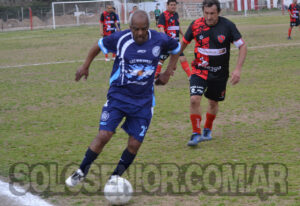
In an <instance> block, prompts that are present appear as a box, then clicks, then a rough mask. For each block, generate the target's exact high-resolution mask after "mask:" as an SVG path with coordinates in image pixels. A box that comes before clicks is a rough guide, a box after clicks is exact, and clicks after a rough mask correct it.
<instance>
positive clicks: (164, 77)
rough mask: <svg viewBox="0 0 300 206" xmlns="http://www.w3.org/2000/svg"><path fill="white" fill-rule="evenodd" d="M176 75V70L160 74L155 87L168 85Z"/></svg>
mask: <svg viewBox="0 0 300 206" xmlns="http://www.w3.org/2000/svg"><path fill="white" fill-rule="evenodd" d="M173 75H174V70H171V71H170V70H169V71H168V70H166V71H165V72H164V73H161V74H158V75H157V77H156V80H155V85H165V84H167V83H168V81H169V79H170V76H173Z"/></svg>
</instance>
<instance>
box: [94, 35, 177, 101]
mask: <svg viewBox="0 0 300 206" xmlns="http://www.w3.org/2000/svg"><path fill="white" fill-rule="evenodd" d="M148 32H149V39H148V41H146V42H145V43H143V44H142V45H139V44H136V43H135V41H134V39H133V35H132V33H131V31H130V30H124V31H121V32H116V33H113V34H112V35H110V36H107V37H104V38H101V39H100V40H99V42H98V45H99V47H100V49H101V50H102V52H103V53H104V54H107V53H109V52H112V53H116V54H117V56H116V60H115V62H114V65H113V69H112V73H111V76H110V88H109V90H108V94H107V99H109V98H110V97H113V98H114V99H118V100H120V101H122V102H126V103H130V104H133V105H137V106H149V107H151V106H154V105H153V104H154V101H153V99H154V84H153V82H154V75H155V71H156V67H157V64H158V62H159V56H160V54H161V53H162V52H164V53H166V52H168V53H170V54H177V53H178V52H179V51H180V44H179V43H178V42H177V41H176V40H174V39H172V38H170V37H168V36H167V35H165V34H163V33H159V32H157V31H155V30H149V31H148Z"/></svg>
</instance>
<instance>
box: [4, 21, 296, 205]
mask: <svg viewBox="0 0 300 206" xmlns="http://www.w3.org/2000/svg"><path fill="white" fill-rule="evenodd" d="M228 18H230V19H231V20H232V21H233V22H235V23H236V25H237V26H238V28H239V30H240V31H241V33H242V35H243V38H244V40H245V41H246V42H247V43H248V48H249V50H248V56H247V59H246V62H245V64H244V67H243V74H242V79H241V82H240V83H239V84H238V85H236V86H231V85H229V84H228V87H227V97H226V101H224V102H223V103H221V104H220V111H219V114H218V117H217V119H216V121H215V123H214V129H213V138H214V140H213V141H210V142H204V143H200V144H199V145H198V146H197V147H196V148H189V147H187V146H186V143H187V141H188V139H189V136H190V135H191V124H190V122H189V83H188V80H187V78H186V75H185V73H184V72H183V71H182V70H181V69H180V67H178V69H177V71H176V73H175V76H174V77H172V79H171V80H170V82H169V84H168V85H166V86H164V87H157V88H156V101H157V106H156V107H155V115H154V117H153V120H152V123H151V126H150V128H149V130H148V133H147V135H146V138H145V141H144V144H143V146H142V148H141V149H140V151H139V154H138V156H137V158H136V159H135V163H136V164H145V165H146V164H150V163H153V164H157V165H159V164H160V165H166V163H169V164H170V165H171V166H170V168H171V167H172V164H176V165H177V166H179V167H181V166H183V165H186V164H191V163H198V164H201V165H204V166H205V165H214V164H215V165H222V164H226V163H230V164H237V163H239V164H244V165H247V174H251V171H250V168H251V166H252V165H255V164H264V165H267V164H268V163H276V164H277V165H284V167H285V168H286V169H287V171H286V172H287V173H286V175H287V182H286V185H287V190H285V189H284V188H280V189H281V191H283V193H284V194H281V195H270V196H267V197H260V196H259V193H260V192H259V190H256V188H258V189H260V190H263V189H265V190H266V189H270V188H271V186H270V185H268V184H266V182H265V181H264V178H263V177H262V176H260V177H259V178H257V176H256V178H254V179H255V180H253V182H254V183H253V184H252V186H253V187H254V189H252V190H251V191H252V193H248V194H227V195H226V194H221V193H218V192H213V191H214V190H213V189H212V190H211V191H212V192H211V193H209V192H208V193H205V192H200V193H199V194H196V195H195V194H189V193H180V194H177V195H174V194H172V192H171V193H169V194H165V195H161V194H157V195H151V194H141V195H137V196H134V197H133V199H132V200H131V201H130V203H129V205H131V206H138V205H145V206H146V205H147V206H148V205H149V206H154V205H168V206H169V205H172V206H173V205H178V206H179V205H208V206H210V205H218V206H223V205H270V206H271V205H280V206H281V205H286V206H296V205H300V194H299V193H300V172H299V171H300V138H299V137H300V129H299V123H300V92H299V87H300V84H299V82H300V64H299V63H300V61H299V60H300V31H299V29H298V28H296V29H294V30H293V33H292V37H293V40H291V41H288V40H287V38H286V37H287V30H288V26H289V18H288V16H253V17H247V18H245V17H236V16H234V17H228ZM189 23H190V22H183V23H182V26H183V30H184V31H185V30H186V28H187V26H188V24H189ZM124 27H125V26H124V25H123V28H124ZM98 38H99V31H98V26H95V27H74V28H60V29H57V30H35V31H17V32H7V33H0V45H1V47H0V96H1V101H0V145H1V147H0V162H1V164H0V176H1V177H2V178H1V179H3V180H6V181H9V180H10V179H11V178H9V175H12V174H13V173H12V172H13V171H12V169H15V174H16V175H15V180H17V179H18V180H19V181H20V183H21V185H24V187H25V188H28V184H30V185H31V191H33V190H34V191H36V192H37V193H38V194H39V195H41V196H42V197H44V198H46V200H48V201H49V202H51V203H53V204H54V205H64V206H68V205H76V206H85V205H88V206H92V205H97V206H98V205H108V203H107V202H106V201H105V199H104V197H103V195H88V194H85V193H84V192H78V191H79V190H78V189H76V188H75V189H74V190H72V191H68V190H66V189H65V186H64V175H69V174H70V173H71V172H72V169H71V168H69V169H68V170H67V171H65V170H64V169H65V168H67V167H66V166H67V165H69V164H71V163H76V164H79V163H80V162H81V160H82V158H83V155H84V152H85V150H86V148H87V146H88V145H89V143H90V141H91V140H92V139H93V138H94V136H95V135H96V133H97V130H98V120H99V116H100V112H101V108H102V105H103V104H104V103H105V101H106V92H107V89H108V83H109V76H110V72H111V67H112V64H113V63H112V62H104V61H102V60H99V58H103V55H102V54H101V55H100V56H99V57H98V61H94V63H93V64H92V65H91V67H90V76H89V78H88V80H87V81H81V82H79V83H75V81H74V75H75V71H76V69H77V67H78V66H80V64H81V62H82V60H83V59H84V58H85V57H86V55H87V52H88V50H89V49H90V47H91V46H92V44H93V43H94V42H96V41H97V39H98ZM192 51H193V46H192V45H190V46H189V47H188V48H187V50H186V51H185V54H186V56H187V57H188V60H189V62H191V60H192V59H193V53H192ZM231 52H232V55H231V62H230V65H231V68H234V66H235V62H236V59H237V54H238V51H237V50H236V49H234V48H233V49H232V51H231ZM59 62H60V63H59ZM62 62H66V63H62ZM45 63H47V64H45ZM32 64H37V65H32ZM38 64H41V65H38ZM18 65H23V66H18ZM30 65H31V66H30ZM206 107H207V101H203V108H206ZM204 116H205V115H203V117H204ZM202 123H203V122H202ZM126 142H127V135H126V134H125V133H124V132H123V131H122V130H121V129H120V128H119V129H118V130H117V133H116V135H115V136H114V138H113V139H112V140H111V141H110V142H109V143H108V145H107V146H106V148H105V149H104V151H103V153H102V154H101V155H100V156H99V158H98V159H97V160H96V164H95V166H94V167H92V168H91V169H92V170H91V174H90V176H89V181H90V182H93V183H94V184H96V185H97V184H99V173H98V172H99V171H98V169H97V167H96V165H100V164H104V165H105V164H107V163H111V164H113V165H112V167H111V168H113V166H114V165H115V164H116V163H117V162H118V160H119V157H120V155H121V153H122V151H123V149H124V148H125V145H126ZM39 163H41V164H47V163H48V164H51V165H52V166H53V165H56V166H57V168H55V167H52V166H51V167H50V169H49V168H48V169H49V171H50V172H49V171H48V170H47V168H46V167H44V166H43V165H37V164H39ZM33 168H34V170H33V171H31V172H29V171H30V170H32V169H33ZM72 168H76V166H73V167H72ZM39 171H42V172H39ZM108 171H109V172H111V170H109V169H108ZM282 172H283V173H284V172H285V170H282ZM48 173H49V174H48ZM28 174H30V175H28ZM42 174H46V176H45V175H44V176H43V175H42ZM47 174H48V176H47ZM101 177H102V179H101V183H100V184H104V183H105V181H106V179H105V178H107V175H104V178H103V176H101ZM125 177H128V178H129V179H130V180H131V178H132V176H125ZM162 177H165V178H162V180H161V181H162V182H164V181H167V179H168V178H167V177H166V176H163V175H162ZM11 180H12V179H11ZM131 181H132V180H131ZM203 181H205V180H203ZM212 181H213V182H212V183H211V185H214V184H218V181H219V179H217V178H213V177H212ZM150 182H151V181H150ZM282 184H283V183H282ZM283 185H284V184H283ZM48 186H49V187H48ZM102 186H103V185H102ZM150 186H151V184H150ZM164 186H165V187H167V184H164ZM164 186H162V188H163V187H164ZM173 186H174V185H173ZM281 186H282V185H281ZM195 187H196V189H199V188H197V185H195ZM212 187H213V186H212ZM32 188H33V189H32ZM86 188H90V189H87V190H88V191H90V193H89V194H91V193H92V192H91V191H94V192H95V190H94V189H95V188H96V187H95V185H94V187H93V185H90V187H89V186H86ZM174 188H175V190H176V187H175V186H174V187H173V189H174ZM81 191H82V190H81ZM168 191H169V190H168ZM284 191H286V193H285V192H284ZM271 193H272V191H271ZM273 193H274V191H273Z"/></svg>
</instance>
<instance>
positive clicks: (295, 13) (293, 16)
mask: <svg viewBox="0 0 300 206" xmlns="http://www.w3.org/2000/svg"><path fill="white" fill-rule="evenodd" d="M288 11H289V14H290V28H289V32H288V39H289V40H291V39H292V38H291V33H292V29H293V27H294V26H299V24H300V20H299V12H300V6H299V5H298V4H297V0H293V3H292V4H291V5H290V6H289V10H288ZM299 29H300V28H299Z"/></svg>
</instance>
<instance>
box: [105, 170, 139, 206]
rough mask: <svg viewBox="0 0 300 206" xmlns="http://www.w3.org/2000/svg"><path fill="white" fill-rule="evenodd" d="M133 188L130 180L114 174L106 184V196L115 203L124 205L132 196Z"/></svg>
mask: <svg viewBox="0 0 300 206" xmlns="http://www.w3.org/2000/svg"><path fill="white" fill-rule="evenodd" d="M132 193H133V189H132V186H131V184H130V182H129V181H128V180H126V179H125V178H122V177H120V176H117V175H113V176H112V177H111V178H110V179H109V180H108V181H107V183H106V184H105V186H104V196H105V198H106V199H107V200H108V201H109V202H110V203H111V204H113V205H124V204H126V203H127V202H129V200H130V199H131V197H132Z"/></svg>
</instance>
